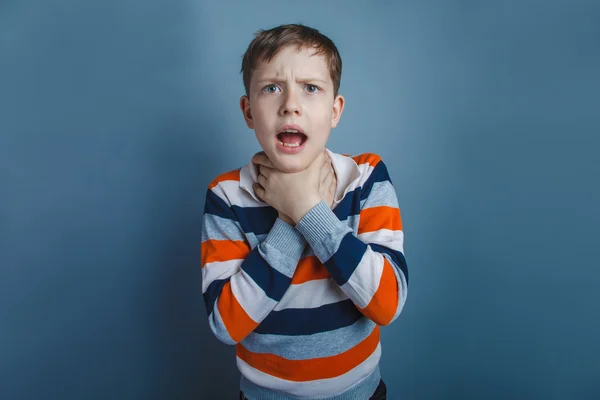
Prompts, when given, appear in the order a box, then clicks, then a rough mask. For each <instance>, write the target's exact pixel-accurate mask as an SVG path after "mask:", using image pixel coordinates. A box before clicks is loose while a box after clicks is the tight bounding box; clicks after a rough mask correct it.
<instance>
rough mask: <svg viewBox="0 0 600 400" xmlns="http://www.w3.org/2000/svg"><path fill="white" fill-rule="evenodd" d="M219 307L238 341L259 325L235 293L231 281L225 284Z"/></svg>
mask: <svg viewBox="0 0 600 400" xmlns="http://www.w3.org/2000/svg"><path fill="white" fill-rule="evenodd" d="M217 307H218V308H219V314H221V319H222V320H223V324H225V328H227V332H229V336H231V338H232V339H233V340H235V341H236V342H241V341H242V340H243V339H244V338H245V337H246V336H248V334H249V333H250V332H252V331H253V330H254V329H256V327H257V326H258V323H257V322H254V320H253V319H252V318H250V316H249V315H248V314H247V313H246V311H244V309H243V308H242V306H241V305H240V303H239V302H238V301H237V299H236V298H235V296H234V295H233V292H232V291H231V282H227V283H226V284H225V285H223V290H221V295H220V296H219V300H218V304H217Z"/></svg>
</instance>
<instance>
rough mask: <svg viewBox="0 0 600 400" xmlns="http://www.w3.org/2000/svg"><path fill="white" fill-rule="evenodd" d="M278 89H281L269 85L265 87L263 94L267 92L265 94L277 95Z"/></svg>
mask: <svg viewBox="0 0 600 400" xmlns="http://www.w3.org/2000/svg"><path fill="white" fill-rule="evenodd" d="M278 89H279V88H278V87H277V85H274V84H270V85H267V86H265V87H264V88H263V92H265V93H275V92H277V90H278Z"/></svg>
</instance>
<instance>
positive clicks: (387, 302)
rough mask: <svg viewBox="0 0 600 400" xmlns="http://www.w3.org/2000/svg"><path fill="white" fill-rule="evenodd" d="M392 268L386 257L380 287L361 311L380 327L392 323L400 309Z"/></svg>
mask: <svg viewBox="0 0 600 400" xmlns="http://www.w3.org/2000/svg"><path fill="white" fill-rule="evenodd" d="M392 268H393V267H392V266H391V265H390V263H389V262H388V260H387V258H385V257H384V258H383V271H382V273H381V279H380V280H379V287H378V288H377V291H376V292H375V294H374V295H373V298H372V299H371V301H370V302H369V304H368V305H367V306H366V307H365V308H362V309H360V311H361V312H362V313H363V314H364V315H365V316H366V317H367V318H369V319H370V320H371V321H373V322H375V323H376V324H378V325H387V324H389V323H390V322H392V318H394V314H396V309H397V308H398V284H397V283H396V275H395V274H394V270H393V269H392Z"/></svg>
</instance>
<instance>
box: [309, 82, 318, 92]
mask: <svg viewBox="0 0 600 400" xmlns="http://www.w3.org/2000/svg"><path fill="white" fill-rule="evenodd" d="M320 90H321V89H320V88H319V87H318V86H317V85H311V84H310V83H308V84H307V85H306V91H307V92H308V93H317V92H318V91H320Z"/></svg>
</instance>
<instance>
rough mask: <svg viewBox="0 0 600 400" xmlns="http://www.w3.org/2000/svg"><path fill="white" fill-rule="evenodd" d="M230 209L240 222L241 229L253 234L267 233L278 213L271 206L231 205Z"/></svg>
mask: <svg viewBox="0 0 600 400" xmlns="http://www.w3.org/2000/svg"><path fill="white" fill-rule="evenodd" d="M232 209H233V212H234V213H235V215H236V216H237V220H238V221H239V222H240V226H241V227H242V231H244V232H246V233H249V232H253V233H254V234H255V235H264V234H267V233H269V232H270V231H271V228H272V227H273V224H275V220H276V219H277V215H278V214H279V213H278V212H277V210H276V209H274V208H273V207H239V206H233V207H232Z"/></svg>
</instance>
